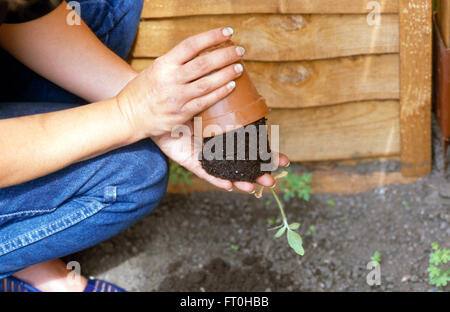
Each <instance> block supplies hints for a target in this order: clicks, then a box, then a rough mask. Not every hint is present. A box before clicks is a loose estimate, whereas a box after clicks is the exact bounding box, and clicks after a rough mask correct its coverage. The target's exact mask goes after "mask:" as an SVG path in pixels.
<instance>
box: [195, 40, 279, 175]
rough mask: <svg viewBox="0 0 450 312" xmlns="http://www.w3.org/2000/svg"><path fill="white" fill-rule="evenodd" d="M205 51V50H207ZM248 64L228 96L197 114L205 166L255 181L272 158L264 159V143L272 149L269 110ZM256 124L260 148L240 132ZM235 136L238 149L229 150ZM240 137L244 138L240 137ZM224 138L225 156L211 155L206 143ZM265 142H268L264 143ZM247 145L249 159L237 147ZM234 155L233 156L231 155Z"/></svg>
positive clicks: (228, 43) (202, 160) (209, 143)
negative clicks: (261, 152) (228, 146)
mask: <svg viewBox="0 0 450 312" xmlns="http://www.w3.org/2000/svg"><path fill="white" fill-rule="evenodd" d="M232 45H234V44H233V42H231V41H228V42H226V43H225V44H221V45H219V46H217V47H214V48H212V49H210V50H208V51H207V52H209V51H212V50H215V49H218V48H222V47H226V46H232ZM207 52H205V53H207ZM240 63H241V64H242V66H243V68H244V71H243V72H242V74H241V76H240V77H239V78H237V79H236V80H235V82H236V87H235V89H234V90H233V91H232V92H231V93H230V94H229V95H228V96H227V97H226V98H224V99H222V100H220V101H219V102H217V103H216V104H214V105H213V106H211V107H210V108H208V109H207V110H205V111H204V112H202V113H201V114H199V115H198V116H197V117H201V118H202V136H203V144H204V146H203V150H202V154H201V156H202V157H201V163H202V166H203V168H204V169H205V170H206V172H208V173H209V174H211V175H213V176H216V177H219V178H223V179H227V180H231V181H247V182H255V180H256V179H257V178H258V177H259V176H261V175H263V174H264V173H265V171H263V170H262V169H261V165H262V164H264V163H268V162H270V161H271V159H269V160H263V159H261V155H260V151H259V149H260V146H267V149H268V150H267V152H269V153H270V147H269V143H268V139H267V129H266V126H265V125H266V119H265V116H266V115H267V114H268V113H269V108H268V107H267V105H266V103H265V101H264V98H263V97H262V96H261V95H260V94H259V93H258V91H257V90H256V88H255V86H254V85H253V83H252V81H251V80H250V77H249V75H248V73H247V70H246V68H245V65H244V63H243V62H240ZM248 125H254V126H255V127H256V131H257V138H256V140H257V151H256V152H255V150H254V148H253V147H251V144H250V143H249V140H250V139H249V138H248V137H247V136H244V139H242V138H243V137H239V135H238V133H240V131H243V130H244V128H243V127H244V126H248ZM260 131H264V133H263V135H262V136H261V138H264V140H265V142H261V138H260ZM230 136H232V137H233V138H234V139H235V143H234V149H233V150H232V151H231V152H230V151H227V145H226V139H227V138H230ZM239 138H240V139H239ZM220 142H221V145H220V146H221V150H220V151H218V153H219V154H220V155H221V156H222V158H220V159H210V158H208V157H205V147H206V146H207V145H210V146H211V145H213V144H216V143H220ZM261 143H264V144H261ZM239 147H241V148H242V147H244V148H245V159H239V158H238V157H237V153H236V151H237V149H238V148H239ZM251 152H254V154H253V155H255V154H256V155H257V157H256V159H254V158H252V157H249V156H250V155H251V154H252V153H251ZM230 154H231V156H233V157H231V158H232V159H230V158H228V157H227V156H230Z"/></svg>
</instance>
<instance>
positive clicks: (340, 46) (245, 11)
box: [132, 0, 432, 176]
mask: <svg viewBox="0 0 450 312" xmlns="http://www.w3.org/2000/svg"><path fill="white" fill-rule="evenodd" d="M368 5H369V6H368ZM371 5H373V6H371ZM378 9H379V13H380V15H379V17H380V20H379V23H378V24H377V23H376V18H373V17H374V13H377V12H376V10H378ZM431 16H432V1H431V0H383V1H381V0H379V1H367V0H340V1H336V0H278V1H277V0H246V1H240V0H217V1H212V0H190V1H185V0H152V1H146V2H145V7H144V12H143V16H142V22H141V24H140V28H139V32H138V37H137V41H136V45H135V48H134V51H133V60H132V65H133V66H134V67H135V68H136V69H143V68H145V67H146V66H148V64H150V62H151V61H152V59H154V58H156V57H158V56H160V55H162V54H164V53H166V52H167V51H169V50H170V49H171V48H172V47H174V46H175V45H176V44H177V43H179V42H180V41H181V40H183V39H185V38H186V37H188V36H190V35H194V34H196V33H199V32H202V31H205V30H208V29H211V28H215V27H221V26H231V27H233V28H234V29H235V35H234V36H233V40H234V41H235V42H236V43H238V44H240V45H243V46H244V47H245V48H246V51H247V53H246V55H245V62H246V65H247V68H248V70H249V74H250V76H251V78H252V79H253V81H254V83H255V84H256V87H257V89H258V90H259V92H260V93H261V94H262V95H263V96H264V97H265V98H266V100H267V104H268V105H269V106H270V107H271V108H272V112H271V113H270V116H269V121H270V122H271V123H272V124H279V125H280V149H281V151H282V152H284V153H286V154H288V155H289V157H290V158H291V160H293V161H302V162H305V161H308V162H310V161H329V160H348V159H365V158H370V159H372V158H391V159H399V160H401V162H402V173H403V175H404V176H421V175H425V174H427V173H428V172H429V171H430V168H431V116H430V113H431V64H432V59H431V55H432V53H431V50H432V23H431V21H432V18H431ZM375 17H376V14H375Z"/></svg>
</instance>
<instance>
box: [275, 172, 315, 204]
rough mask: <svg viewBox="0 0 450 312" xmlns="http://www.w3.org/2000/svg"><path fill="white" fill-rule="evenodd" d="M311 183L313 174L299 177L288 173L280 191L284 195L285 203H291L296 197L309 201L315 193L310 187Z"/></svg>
mask: <svg viewBox="0 0 450 312" xmlns="http://www.w3.org/2000/svg"><path fill="white" fill-rule="evenodd" d="M311 181H312V174H311V173H304V174H302V175H298V174H292V173H291V172H290V171H288V175H287V176H286V179H284V180H282V181H281V183H280V189H281V191H282V192H283V193H284V195H283V199H284V201H289V200H290V199H292V198H295V197H298V198H300V199H303V200H306V201H309V200H310V198H311V194H312V192H313V191H312V189H311V187H310V184H311Z"/></svg>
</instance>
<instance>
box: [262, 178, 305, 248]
mask: <svg viewBox="0 0 450 312" xmlns="http://www.w3.org/2000/svg"><path fill="white" fill-rule="evenodd" d="M288 174H289V172H288V171H283V172H281V173H279V174H278V175H276V176H275V177H274V179H275V180H277V179H281V178H284V177H286V176H288ZM263 190H264V187H263V186H261V188H260V189H259V191H258V192H256V193H255V197H256V198H261V197H262V193H263ZM270 191H271V192H272V195H273V197H274V198H275V201H276V203H277V205H278V207H279V208H280V212H281V218H282V219H281V222H282V223H281V224H280V225H278V226H275V227H273V228H271V229H269V231H277V232H276V233H275V235H274V237H275V238H280V237H281V236H283V235H284V233H286V238H287V241H288V244H289V246H290V247H291V248H292V249H294V251H295V252H296V253H297V254H298V255H300V256H303V255H304V254H305V250H304V249H303V240H302V237H301V236H300V234H298V233H297V232H295V231H296V230H298V229H299V228H300V223H297V222H295V223H292V224H289V222H288V220H287V218H286V214H285V213H284V208H283V204H282V203H281V201H280V199H279V198H278V195H277V193H275V191H274V190H273V188H271V189H270Z"/></svg>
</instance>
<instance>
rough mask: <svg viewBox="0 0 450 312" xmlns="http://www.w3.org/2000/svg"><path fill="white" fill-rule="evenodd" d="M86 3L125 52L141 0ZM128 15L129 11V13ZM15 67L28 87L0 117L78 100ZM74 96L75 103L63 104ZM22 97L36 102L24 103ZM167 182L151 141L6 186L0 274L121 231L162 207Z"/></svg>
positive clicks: (95, 23)
mask: <svg viewBox="0 0 450 312" xmlns="http://www.w3.org/2000/svg"><path fill="white" fill-rule="evenodd" d="M81 4H82V16H83V19H84V20H85V22H86V23H87V24H88V25H90V26H91V27H92V28H93V30H94V31H95V32H96V34H97V35H98V36H99V37H100V38H101V39H102V40H103V41H104V42H105V44H106V45H108V46H109V47H110V48H111V49H113V50H114V51H115V52H116V53H118V54H120V55H121V56H122V57H125V55H126V54H128V51H129V50H130V47H131V44H132V38H131V39H129V38H127V40H125V38H124V37H123V35H124V34H127V36H131V37H133V36H134V34H135V31H136V28H137V25H138V21H139V16H140V13H141V9H142V1H136V0H133V1H121V0H117V1H116V0H111V1H92V0H91V1H88V0H86V1H81ZM84 4H86V7H85V9H84V10H83V7H84ZM119 4H120V8H119ZM88 8H89V11H88ZM83 12H86V15H83ZM123 12H128V13H127V14H126V15H124V16H123V15H122V14H123ZM117 14H118V15H117ZM114 22H116V23H114ZM105 25H106V26H105ZM96 27H97V28H96ZM131 34H132V35H133V36H132V35H131ZM127 36H125V37H127ZM2 61H4V60H2ZM9 68H15V70H16V71H17V73H16V76H17V77H19V78H20V77H22V75H23V76H24V77H26V78H27V79H29V81H28V82H29V84H27V88H26V89H25V90H26V91H24V92H23V93H20V94H19V95H18V96H19V97H18V98H14V97H13V98H12V99H11V100H12V101H14V102H10V103H7V102H0V119H5V118H12V117H18V116H24V115H33V114H39V113H45V112H50V111H58V110H64V109H69V108H72V107H74V106H76V105H78V101H77V98H76V97H75V96H73V95H72V94H69V93H67V92H66V91H64V90H62V89H60V88H58V87H57V86H55V85H53V84H51V83H49V82H48V81H46V80H45V79H43V78H41V77H39V76H37V75H35V74H33V73H30V71H29V70H28V69H26V68H24V67H23V66H22V65H21V64H19V63H18V62H12V63H11V64H9ZM3 74H5V73H4V72H3V71H2V75H3ZM5 75H8V74H5ZM33 75H34V76H33ZM30 77H33V78H32V79H31V78H30ZM15 83H17V84H18V85H19V86H20V84H21V83H22V81H21V80H20V79H19V82H15V81H14V82H11V84H15ZM19 86H17V90H19ZM41 88H42V89H41ZM5 91H7V89H6V90H5ZM2 92H3V91H2ZM10 96H11V94H10ZM71 97H72V101H71V104H61V103H62V102H67V101H69V100H70V99H71ZM24 98H29V99H37V100H38V101H36V102H21V100H23V99H24ZM43 99H45V101H43V102H42V100H43ZM42 148H45V147H42ZM167 181H168V168H167V161H166V158H165V156H164V155H163V154H162V153H161V151H160V150H159V149H158V147H157V146H156V145H155V144H154V143H153V142H152V141H151V140H150V139H146V140H143V141H140V142H138V143H135V144H132V145H129V146H126V147H123V148H119V149H116V150H114V151H111V152H109V153H106V154H104V155H101V156H99V157H96V158H93V159H90V160H86V161H83V162H79V163H76V164H74V165H71V166H69V167H66V168H64V169H62V170H60V171H58V172H55V173H52V174H50V175H47V176H44V177H41V178H39V179H35V180H32V181H29V182H26V183H22V184H19V185H15V186H11V187H6V188H2V189H0V279H1V278H4V277H6V276H9V275H11V274H13V273H15V272H17V271H19V270H21V269H24V268H26V267H28V266H30V265H33V264H36V263H40V262H44V261H47V260H51V259H55V258H60V257H63V256H66V255H69V254H72V253H74V252H77V251H80V250H82V249H85V248H88V247H91V246H93V245H95V244H98V243H99V242H101V241H104V240H106V239H108V238H110V237H112V236H114V235H116V234H117V233H119V232H121V231H123V230H124V229H126V228H127V227H129V226H131V225H132V224H134V223H136V222H137V221H138V220H140V219H141V218H143V217H144V216H146V215H148V214H149V213H150V212H151V211H152V210H153V209H154V208H155V207H156V206H157V205H158V203H159V202H160V200H161V199H162V197H163V196H164V193H165V190H166V187H167Z"/></svg>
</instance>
